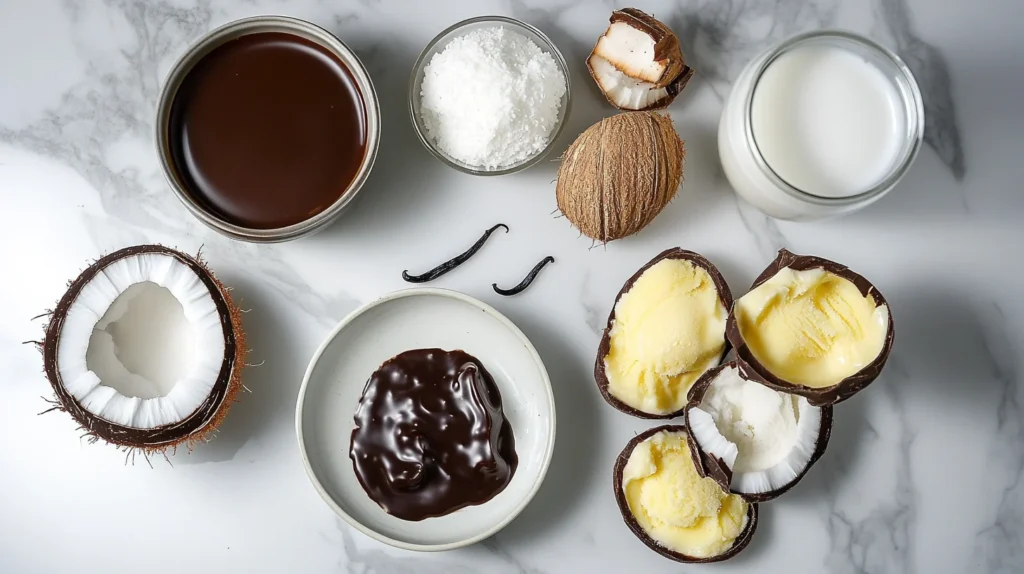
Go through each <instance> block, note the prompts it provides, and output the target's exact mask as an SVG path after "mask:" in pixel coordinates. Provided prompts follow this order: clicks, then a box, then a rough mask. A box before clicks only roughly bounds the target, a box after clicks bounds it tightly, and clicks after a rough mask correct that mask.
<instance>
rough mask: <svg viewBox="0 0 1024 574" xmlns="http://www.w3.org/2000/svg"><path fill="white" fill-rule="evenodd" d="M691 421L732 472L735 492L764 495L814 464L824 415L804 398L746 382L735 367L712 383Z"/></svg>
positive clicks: (698, 439)
mask: <svg viewBox="0 0 1024 574" xmlns="http://www.w3.org/2000/svg"><path fill="white" fill-rule="evenodd" d="M688 420H689V421H690V430H691V434H692V436H693V438H694V440H695V441H696V442H697V444H698V445H699V446H700V448H701V449H702V450H703V451H704V452H706V453H708V454H710V455H712V456H715V457H717V458H720V459H722V460H723V461H724V462H725V464H726V465H727V466H728V467H729V469H730V470H731V471H732V481H731V483H730V485H729V487H730V490H731V491H733V492H737V493H740V494H761V493H766V492H771V491H774V490H778V489H780V488H782V487H784V486H786V485H788V484H789V483H791V482H792V481H793V480H795V479H797V478H798V477H799V476H800V474H801V473H802V472H803V471H804V470H805V469H806V468H807V466H808V465H809V464H810V461H811V458H812V457H813V456H814V452H815V450H816V448H817V442H818V435H819V434H820V432H821V422H822V411H821V408H820V407H815V406H812V405H811V404H810V403H808V402H807V399H805V398H803V397H797V396H795V395H789V394H786V393H780V392H778V391H775V390H773V389H769V388H768V387H765V386H764V385H761V384H760V383H757V382H755V381H750V380H747V379H745V378H744V377H742V376H741V373H740V372H739V370H738V369H737V368H736V366H735V365H730V366H726V367H724V368H722V370H721V371H719V372H718V374H717V376H715V378H714V379H713V380H712V381H711V383H710V386H709V387H708V388H707V389H706V391H705V394H704V396H703V398H702V400H701V403H700V405H699V406H697V407H693V408H691V409H690V411H689V414H688ZM787 421H789V422H787ZM790 422H791V423H792V424H790Z"/></svg>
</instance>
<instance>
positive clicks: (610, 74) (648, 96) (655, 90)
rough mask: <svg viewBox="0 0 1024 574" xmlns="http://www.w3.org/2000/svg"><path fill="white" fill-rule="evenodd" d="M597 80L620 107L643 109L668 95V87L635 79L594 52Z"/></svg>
mask: <svg viewBox="0 0 1024 574" xmlns="http://www.w3.org/2000/svg"><path fill="white" fill-rule="evenodd" d="M590 66H591V68H593V69H594V75H595V76H597V82H598V84H600V85H601V89H602V90H604V92H605V93H606V94H608V97H609V98H611V100H612V101H613V102H615V104H616V105H618V106H619V107H620V108H623V109H627V110H642V109H645V108H647V107H648V106H651V105H654V104H655V103H656V102H659V101H661V100H663V99H665V98H667V97H668V89H667V88H659V87H656V86H655V85H654V84H653V83H651V82H644V81H642V80H635V79H633V78H631V77H629V76H627V75H626V74H624V73H622V72H621V71H619V69H618V68H616V67H615V66H614V65H613V64H612V63H611V62H609V61H608V60H607V59H605V58H603V57H601V56H599V55H597V54H594V55H592V56H590Z"/></svg>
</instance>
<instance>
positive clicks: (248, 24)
mask: <svg viewBox="0 0 1024 574" xmlns="http://www.w3.org/2000/svg"><path fill="white" fill-rule="evenodd" d="M258 32H289V33H292V34H295V35H297V36H301V37H303V38H306V39H308V40H311V41H313V42H316V43H318V44H320V45H321V46H324V47H325V48H327V49H328V50H330V51H331V52H333V53H334V54H336V55H337V56H338V58H339V59H341V61H342V62H343V63H344V64H345V66H347V67H348V69H349V70H350V71H351V72H352V76H353V78H354V79H355V82H356V85H357V86H358V88H359V91H360V93H361V94H362V98H363V105H364V106H365V107H366V134H367V143H366V155H365V156H364V157H363V162H362V164H361V165H360V166H359V171H357V172H356V176H355V178H354V179H353V180H352V182H351V183H350V184H349V186H348V188H347V189H346V190H345V193H344V194H342V196H341V197H340V198H338V200H337V201H335V202H334V203H332V204H331V205H330V206H329V207H328V208H327V209H325V210H323V211H321V212H320V213H318V214H316V215H315V216H313V217H311V218H309V219H307V220H305V221H301V222H299V223H296V224H294V225H289V226H287V227H279V228H276V229H252V228H248V227H242V226H239V225H235V224H233V223H229V222H227V221H224V220H223V219H221V218H219V217H217V216H216V215H214V214H212V213H210V212H209V211H208V210H206V209H205V208H204V207H203V206H202V205H200V204H199V203H197V202H196V201H195V199H194V198H193V197H192V195H190V194H189V192H188V191H187V190H186V189H185V186H184V184H183V182H182V180H181V178H180V176H179V174H178V170H177V168H176V167H175V165H174V161H173V158H172V156H171V148H170V141H169V139H168V138H169V134H168V127H169V126H168V124H169V120H170V115H171V105H172V104H173V103H174V97H175V96H176V95H177V92H178V88H179V87H180V86H181V82H182V80H183V79H184V78H185V76H186V75H188V73H189V72H190V71H191V70H192V67H193V66H194V65H195V64H196V62H198V61H199V60H200V59H202V58H203V57H204V56H206V55H207V54H209V53H210V52H211V51H212V50H213V49H214V48H216V47H218V46H220V45H222V44H224V43H225V42H227V41H229V40H233V39H235V38H238V37H239V36H244V35H246V34H253V33H258ZM379 144H380V103H379V102H378V100H377V92H376V90H375V89H374V87H373V81H372V80H371V79H370V74H369V73H368V72H367V71H366V68H365V67H364V66H363V63H362V62H361V61H360V60H359V57H358V56H356V54H355V52H353V51H352V50H351V49H350V48H349V47H348V46H347V45H345V43H344V42H342V41H341V40H339V39H338V37H337V36H335V35H334V34H332V33H330V32H328V31H327V30H325V29H323V28H321V27H319V26H317V25H315V24H312V23H310V22H307V21H305V20H299V19H298V18H291V17H288V16H254V17H251V18H243V19H241V20H235V21H232V22H228V23H227V24H224V25H223V26H220V27H219V28H216V29H214V30H212V31H210V32H209V33H207V34H205V35H204V36H202V37H201V38H199V39H198V40H197V41H195V42H194V43H193V44H192V45H191V46H189V47H188V49H187V50H185V53H184V54H183V55H182V56H181V57H180V58H178V60H177V61H176V62H175V63H174V66H173V67H172V68H171V71H170V72H169V73H168V74H167V78H166V80H165V81H164V85H163V88H162V90H161V92H160V101H159V103H158V104H157V112H156V147H157V151H158V152H159V155H160V166H161V168H162V169H163V172H164V177H165V178H166V179H167V184H168V185H169V186H170V187H171V190H172V191H173V192H174V194H175V195H176V196H177V197H178V199H179V200H180V201H181V203H182V204H183V205H184V206H185V208H186V209H188V211H189V213H191V214H192V215H193V216H195V217H196V218H197V219H199V221H202V222H203V223H205V224H206V225H207V226H209V227H211V228H212V229H214V230H216V231H218V232H220V233H222V234H224V235H226V236H228V237H231V238H233V239H240V240H242V241H252V242H258V243H274V242H279V241H287V240H289V239H295V238H298V237H302V236H304V235H309V234H311V233H313V232H314V231H317V230H319V229H322V228H323V227H324V226H326V225H327V224H328V223H330V222H332V221H334V220H335V219H336V218H337V217H338V216H339V215H340V214H341V212H342V211H343V210H344V209H345V208H346V207H348V205H350V204H351V203H352V201H353V200H354V199H355V197H356V195H358V192H359V190H360V189H361V188H362V187H363V184H364V183H365V182H366V179H367V177H369V175H370V170H371V169H372V168H373V163H374V161H375V160H376V158H377V148H378V146H379Z"/></svg>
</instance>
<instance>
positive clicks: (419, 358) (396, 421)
mask: <svg viewBox="0 0 1024 574" xmlns="http://www.w3.org/2000/svg"><path fill="white" fill-rule="evenodd" d="M355 424H356V428H355V429H353V431H352V443H351V448H350V450H349V457H350V458H351V459H352V467H353V469H354V470H355V473H356V477H357V478H358V479H359V484H361V485H362V487H363V490H365V491H366V494H367V495H369V497H370V498H371V499H372V500H373V501H374V502H376V503H377V504H379V505H380V506H381V508H383V509H384V510H385V511H386V512H387V513H388V514H391V515H392V516H395V517H397V518H401V519H403V520H423V519H424V518H430V517H435V516H444V515H446V514H449V513H451V512H454V511H456V510H458V509H460V508H463V507H465V506H470V505H474V504H482V503H484V502H487V501H488V500H490V499H491V498H494V496H496V495H497V494H498V493H499V492H501V491H502V490H504V489H505V487H506V486H508V483H509V482H510V481H511V480H512V475H513V474H515V471H516V466H517V465H518V463H519V459H518V457H517V456H516V451H515V437H514V436H513V434H512V426H511V425H510V424H509V422H508V420H507V419H506V418H505V415H504V413H503V412H502V408H501V395H500V394H499V392H498V387H497V385H495V384H494V380H493V379H492V378H491V375H490V374H488V372H487V371H486V370H485V369H484V367H483V365H481V364H480V361H479V360H477V359H476V358H474V357H473V356H471V355H469V354H468V353H465V352H463V351H443V350H441V349H416V350H412V351H406V352H404V353H401V354H399V355H397V356H395V357H393V358H391V359H388V360H387V361H385V362H384V364H383V365H381V366H380V368H379V369H377V371H376V372H374V373H373V375H371V376H370V380H369V381H367V383H366V388H365V389H364V390H363V396H362V397H361V398H360V399H359V406H358V407H357V408H356V413H355Z"/></svg>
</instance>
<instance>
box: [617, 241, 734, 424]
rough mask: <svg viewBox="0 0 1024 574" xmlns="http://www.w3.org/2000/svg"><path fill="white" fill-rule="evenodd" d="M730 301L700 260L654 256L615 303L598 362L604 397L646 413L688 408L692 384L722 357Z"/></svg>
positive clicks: (674, 253) (676, 254) (677, 254)
mask: <svg viewBox="0 0 1024 574" xmlns="http://www.w3.org/2000/svg"><path fill="white" fill-rule="evenodd" d="M691 256H693V257H691ZM694 257H695V258H694ZM731 299H732V297H731V295H730V294H729V293H728V287H726V286H725V282H724V281H723V280H721V275H720V274H719V273H718V271H717V270H716V269H715V268H714V267H713V266H711V264H710V263H709V262H707V260H706V259H704V258H703V257H700V256H699V255H697V254H695V253H691V252H686V251H682V250H679V249H676V250H670V251H668V252H666V253H663V254H662V255H659V256H658V258H655V260H654V261H652V262H651V263H649V264H648V266H647V267H645V268H644V269H642V270H641V271H640V272H638V274H637V275H634V277H633V278H632V279H631V280H630V282H627V284H626V287H624V288H623V291H622V292H621V293H620V295H619V297H618V299H617V300H616V303H615V307H614V309H613V311H612V317H611V319H610V321H609V328H608V329H607V330H606V333H605V340H604V341H603V343H602V346H601V351H603V352H602V353H599V357H598V369H597V370H598V372H599V375H598V378H599V381H598V382H599V384H601V383H604V384H605V386H604V388H603V389H602V390H603V392H605V393H606V394H607V395H610V396H611V397H612V398H614V399H615V400H617V401H619V402H620V403H622V404H624V405H626V407H627V408H630V409H635V410H637V411H640V412H642V413H647V414H651V415H665V414H669V413H673V412H676V411H679V410H680V409H682V408H683V407H685V406H686V393H687V391H689V389H690V387H691V386H692V385H693V383H694V381H696V380H697V378H699V377H700V376H701V375H702V374H704V372H705V371H707V370H708V369H710V368H711V367H714V366H715V365H717V364H718V363H719V361H720V360H721V358H722V355H723V354H724V352H725V345H726V343H725V324H726V319H727V318H728V305H729V304H731ZM602 376H603V378H604V379H605V380H604V381H602V380H600V379H601V377H602ZM613 404H614V403H613Z"/></svg>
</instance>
